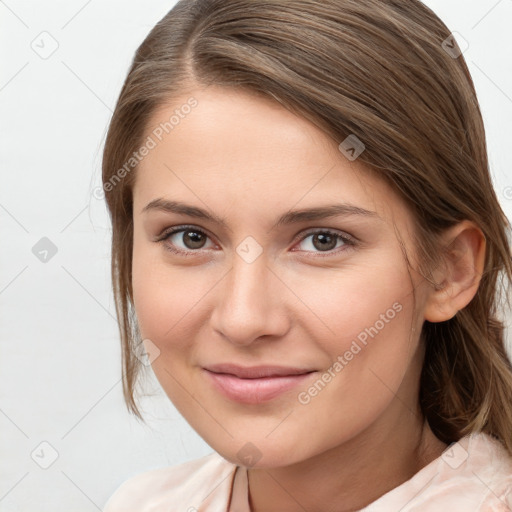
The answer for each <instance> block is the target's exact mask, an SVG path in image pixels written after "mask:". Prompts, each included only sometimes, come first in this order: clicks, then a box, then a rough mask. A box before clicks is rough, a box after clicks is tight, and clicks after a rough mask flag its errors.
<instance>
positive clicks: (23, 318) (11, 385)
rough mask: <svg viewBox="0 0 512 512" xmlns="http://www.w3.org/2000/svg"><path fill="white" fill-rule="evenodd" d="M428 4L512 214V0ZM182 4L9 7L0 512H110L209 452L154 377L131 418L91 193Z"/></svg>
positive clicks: (99, 212)
mask: <svg viewBox="0 0 512 512" xmlns="http://www.w3.org/2000/svg"><path fill="white" fill-rule="evenodd" d="M426 4H427V5H429V6H430V7H432V8H433V9H434V10H435V11H436V12H437V13H438V14H439V16H440V17H441V18H442V19H443V20H444V21H445V23H446V24H447V25H448V26H449V27H450V29H451V30H452V31H456V32H458V33H459V34H460V35H461V36H462V37H463V38H464V39H465V40H466V41H468V43H469V47H468V49H467V50H466V51H465V53H464V55H465V57H466V59H467V61H468V64H469V67H470V70H471V73H472V75H473V78H474V81H475V84H476V87H477V91H478V95H479V100H480V103H481V107H482V111H483V116H484V122H485V124H486V129H487V136H488V147H489V154H490V160H491V168H492V173H493V177H494V180H495V184H496V188H497V191H498V193H499V195H500V198H501V200H502V203H503V206H504V208H505V211H506V213H507V215H508V216H509V217H512V188H507V187H512V171H511V168H512V156H511V154H510V145H511V140H512V64H511V63H512V33H511V31H510V22H511V21H512V0H500V1H496V0H478V1H476V0H474V1H472V2H468V1H467V0H451V1H450V2H446V1H445V0H428V1H427V2H426ZM173 5H174V2H172V1H170V2H167V1H163V0H153V1H152V2H143V1H142V0H139V1H137V2H136V1H129V2H126V1H124V2H123V1H121V0H103V1H102V2H100V1H99V0H89V1H86V0H73V1H69V0H68V1H66V2H64V1H56V0H47V1H45V2H36V1H28V2H22V1H19V0H18V1H17V0H7V1H0V16H1V18H0V19H1V23H2V26H1V30H0V34H1V38H2V44H1V50H0V51H1V52H2V54H1V62H2V65H1V74H0V109H1V111H0V119H1V124H0V126H1V135H0V140H1V141H2V145H1V151H0V157H1V160H0V172H1V187H0V243H1V244H2V251H0V342H1V352H0V353H1V358H0V365H1V366H0V376H1V385H0V511H2V512H7V511H36V510H37V511H41V512H46V511H52V512H56V511H69V510H73V511H74V512H81V511H83V512H89V511H91V512H93V511H96V510H100V509H101V508H102V507H103V505H104V503H105V502H106V500H107V498H108V497H109V496H110V495H111V494H112V492H113V491H114V490H115V489H116V488H117V487H118V485H119V484H121V482H123V481H124V480H125V479H127V478H128V477H130V476H132V475H134V474H136V473H139V472H142V471H145V470H148V469H152V468H157V467H162V466H167V465H174V464H177V463H179V462H182V461H185V460H189V459H192V458H196V457H199V456H201V455H204V454H206V453H209V452H211V449H210V448H209V446H207V445H206V444H205V443H204V442H203V441H202V440H201V439H200V438H199V437H198V435H197V434H196V433H195V432H193V431H192V430H191V428H190V427H189V426H188V425H187V423H186V422H185V421H184V420H183V419H182V418H181V417H180V415H179V414H178V413H177V412H176V410H175V409H174V407H173V406H172V404H170V402H169V400H168V399H167V397H166V396H165V394H164V393H163V391H161V390H160V388H159V384H158V382H157V381H156V379H154V376H153V374H152V372H150V373H149V380H148V384H147V390H148V395H149V394H151V393H154V395H153V396H152V397H146V398H144V399H143V401H142V408H143V410H144V411H145V412H146V418H147V421H148V424H149V426H142V425H140V424H139V423H138V422H137V421H135V420H134V419H133V418H132V417H130V416H129V415H128V413H127V412H126V409H125V406H124V403H123V400H122V388H121V380H120V379H121V373H120V372H121V367H120V348H119V340H118V332H117V326H116V321H115V314H114V304H113V299H112V292H111V288H110V274H109V265H110V224H109V220H108V216H107V212H106V209H105V206H104V204H103V203H102V201H100V200H98V199H96V198H95V197H94V196H93V195H92V190H93V189H94V188H95V187H97V186H99V185H100V184H101V181H100V165H101V150H102V145H103V141H104V136H105V132H106V127H107V125H108V122H109V119H110V116H111V112H112V109H113V107H114V105H115V100H116V99H117V96H118V94H119V91H120V88H121V85H122V83H123V80H124V78H125V75H126V72H127V70H128V66H129V63H130V61H131V58H132V56H133V53H134V51H135V49H136V48H137V47H138V45H139V44H140V43H141V42H142V40H143V39H144V37H145V36H146V35H147V33H148V32H149V31H150V29H151V28H152V26H153V25H154V24H155V23H156V22H157V21H158V20H160V18H161V17H162V16H163V15H164V14H165V13H166V12H167V11H168V10H169V9H171V7H172V6H173ZM43 32H46V33H43ZM41 33H43V34H42V35H41ZM456 38H457V40H458V41H459V42H460V39H459V36H456ZM56 45H58V47H57V48H56V50H55V51H54V53H53V54H51V55H47V54H46V53H48V52H50V50H52V49H53V46H56ZM45 52H46V53H45ZM43 57H44V58H43ZM43 237H47V238H48V239H49V240H51V242H52V243H53V244H54V245H55V247H56V250H57V252H56V254H55V255H53V256H52V253H51V252H50V253H49V254H48V256H47V259H48V261H47V262H42V261H40V259H38V258H37V257H36V256H35V254H34V253H33V250H32V249H33V247H34V246H36V244H37V243H38V242H39V241H40V240H41V238H43ZM39 243H43V242H39ZM36 247H37V246H36ZM43 442H46V443H49V445H48V444H43V445H41V443H43ZM34 450H35V451H34ZM54 450H55V452H54ZM31 454H32V455H31ZM55 455H58V457H57V459H56V460H55V461H54V462H53V463H52V464H51V465H50V466H49V467H48V468H47V469H43V468H42V467H41V464H43V465H44V464H49V463H50V462H52V456H55Z"/></svg>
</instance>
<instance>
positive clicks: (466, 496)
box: [103, 432, 512, 512]
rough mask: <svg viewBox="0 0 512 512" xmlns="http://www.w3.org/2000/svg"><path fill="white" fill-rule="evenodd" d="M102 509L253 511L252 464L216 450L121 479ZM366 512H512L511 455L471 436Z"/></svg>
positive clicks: (127, 511) (487, 439)
mask: <svg viewBox="0 0 512 512" xmlns="http://www.w3.org/2000/svg"><path fill="white" fill-rule="evenodd" d="M369 485H370V482H369ZM103 510H104V512H251V509H250V506H249V492H248V476H247V467H245V466H238V465H236V464H233V463H231V462H229V461H227V460H226V459H224V458H223V457H221V456H220V455H219V454H218V453H216V452H214V453H211V454H209V455H206V456H204V457H201V458H199V459H195V460H192V461H189V462H185V463H183V464H180V465H177V466H173V467H167V468H161V469H154V470H150V471H146V472H143V473H140V474H137V475H135V476H133V477H131V478H129V479H128V480H126V481H125V482H124V483H122V484H121V485H120V486H119V487H118V489H117V490H116V491H115V492H114V494H113V495H112V496H111V497H110V499H109V500H108V502H107V503H106V505H105V507H104V509H103ZM339 510H344V509H343V507H342V506H340V508H339ZM361 511H364V512H398V511H400V512H420V511H421V512H440V511H442V512H445V511H449V512H512V457H510V456H509V455H508V452H507V451H506V450H505V448H504V446H503V445H502V444H501V443H500V442H499V441H498V440H496V439H495V438H494V437H491V436H489V435H487V434H485V433H482V432H479V433H473V434H470V435H467V436H465V437H463V438H462V439H460V440H459V441H458V442H457V443H452V444H451V445H450V446H448V447H447V448H446V449H445V450H444V452H443V453H442V455H441V456H440V457H438V458H437V459H435V460H433V461H432V462H430V463H429V464H427V465H426V466H424V467H423V468H422V469H421V470H420V471H418V472H417V473H416V474H415V475H414V476H413V477H412V478H411V479H409V480H407V481H406V482H404V483H403V484H401V485H399V486H398V487H395V488H394V489H392V490H390V491H388V492H387V493H385V494H383V495H382V496H381V497H380V498H378V499H377V500H376V501H374V502H372V503H371V504H369V505H367V506H365V507H364V508H362V509H361Z"/></svg>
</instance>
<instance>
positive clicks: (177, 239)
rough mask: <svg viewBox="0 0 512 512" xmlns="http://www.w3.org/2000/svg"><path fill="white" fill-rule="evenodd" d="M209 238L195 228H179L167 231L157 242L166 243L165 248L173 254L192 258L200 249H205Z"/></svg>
mask: <svg viewBox="0 0 512 512" xmlns="http://www.w3.org/2000/svg"><path fill="white" fill-rule="evenodd" d="M208 238H209V237H208V235H207V234H206V233H205V232H204V231H202V230H200V229H197V228H195V227H194V226H178V227H176V228H173V229H171V230H169V231H166V232H165V233H164V234H163V235H162V236H161V237H160V238H159V239H158V240H157V241H158V242H164V246H165V248H166V249H168V250H169V251H171V252H173V253H177V254H181V255H183V256H192V255H193V253H194V252H198V251H197V250H198V249H204V248H205V244H206V241H207V240H208ZM180 244H181V245H182V246H184V247H180ZM206 248H207V247H206Z"/></svg>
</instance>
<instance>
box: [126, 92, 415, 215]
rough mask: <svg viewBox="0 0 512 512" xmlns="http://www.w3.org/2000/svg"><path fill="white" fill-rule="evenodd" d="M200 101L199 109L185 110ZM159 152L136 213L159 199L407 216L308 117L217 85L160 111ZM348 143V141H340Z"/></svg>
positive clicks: (139, 182)
mask: <svg viewBox="0 0 512 512" xmlns="http://www.w3.org/2000/svg"><path fill="white" fill-rule="evenodd" d="M190 98H193V99H194V101H195V106H194V107H193V108H183V106H184V105H188V104H191V102H190ZM147 137H151V138H152V140H153V142H154V147H153V148H152V149H151V150H150V151H149V152H148V154H147V156H145V157H144V158H143V159H142V161H141V162H140V163H139V166H138V168H137V171H136V180H135V185H134V203H135V204H134V206H135V211H140V210H141V209H142V208H143V207H144V206H145V205H146V204H147V203H148V202H149V201H151V200H154V199H155V198H159V197H165V198H168V199H176V200H187V201H188V202H194V203H196V204H198V203H201V202H202V203H203V205H204V204H206V205H207V206H208V207H209V208H211V209H212V210H214V211H218V212H219V213H220V212H222V213H224V212H225V211H227V208H228V207H229V206H230V205H232V206H233V207H234V208H235V207H236V209H237V211H238V213H241V212H244V211H246V212H247V213H248V215H252V218H254V216H255V215H256V216H258V215H261V212H265V211H269V212H270V211H272V212H274V211H281V210H283V211H284V210H287V209H290V208H292V207H293V206H295V205H297V206H300V207H304V208H305V207H311V206H318V204H319V203H322V204H327V203H332V202H346V203H350V204H355V205H357V206H360V207H362V208H366V209H372V210H374V211H376V212H378V214H379V215H380V216H382V217H383V218H395V217H398V218H400V217H401V218H403V216H404V215H407V211H406V208H405V205H404V204H403V202H402V201H401V200H400V198H399V197H398V195H397V194H396V193H395V192H394V191H393V190H392V189H391V188H390V187H389V186H388V185H387V184H386V183H385V182H384V181H383V180H382V179H380V178H378V177H377V176H376V175H375V174H374V173H372V172H371V171H369V169H367V168H366V167H365V166H364V165H363V164H361V163H360V162H358V161H357V160H355V161H350V160H348V159H347V158H346V157H345V156H344V154H343V153H342V152H341V151H340V150H339V148H338V144H339V142H337V141H334V140H333V139H332V138H330V137H329V136H328V135H326V134H325V133H324V132H323V131H322V130H321V129H320V128H318V127H317V126H315V125H314V124H313V123H311V122H310V121H309V120H307V119H305V118H303V117H301V116H298V115H296V114H294V113H292V112H290V111H288V110H287V109H285V108H284V107H283V106H282V105H280V104H279V103H278V102H276V101H273V100H271V99H270V98H265V97H262V96H260V95H256V94H253V93H250V92H247V91H242V90H234V89H227V88H221V87H217V86H210V87H206V88H203V89H193V90H190V91H189V92H187V93H184V94H182V95H180V96H179V97H175V98H173V100H172V101H170V102H169V103H168V104H166V105H162V106H161V107H160V108H159V109H158V110H157V111H155V112H154V114H153V116H152V117H151V119H150V121H149V123H148V124H147V129H146V134H145V137H144V139H147ZM340 142H341V141H340Z"/></svg>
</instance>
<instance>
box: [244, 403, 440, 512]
mask: <svg viewBox="0 0 512 512" xmlns="http://www.w3.org/2000/svg"><path fill="white" fill-rule="evenodd" d="M393 409H395V411H393ZM404 409H406V411H407V412H406V413H404ZM396 410H400V411H401V413H402V414H399V415H397V414H396ZM393 413H395V414H393ZM446 446H447V445H446V444H445V443H442V442H441V441H440V440H439V439H437V438H436V437H435V436H434V434H433V433H432V431H431V429H430V427H429V425H428V423H427V422H425V421H424V419H423V417H422V416H421V414H420V413H419V410H418V411H416V412H415V413H413V412H411V411H410V410H408V409H407V408H404V404H403V403H401V402H400V401H399V400H396V401H395V402H394V403H393V405H392V406H391V407H390V408H389V409H388V411H387V412H386V415H385V416H381V417H380V418H379V419H378V421H376V422H374V423H373V424H372V425H370V427H368V428H367V429H366V430H365V431H363V432H361V433H359V434H358V435H357V436H356V437H354V438H352V439H350V440H348V441H346V442H344V443H343V444H341V445H339V446H336V447H334V448H332V449H330V450H328V451H326V452H323V453H321V454H319V455H317V456H315V457H314V458H311V459H308V460H306V461H301V462H300V463H297V464H293V465H291V466H286V467H278V468H269V469H264V468H254V469H250V470H248V479H249V501H250V506H251V511H252V512H304V511H305V510H308V511H314V510H337V511H340V512H349V511H355V510H360V509H362V508H364V507H365V506H367V505H369V504H370V503H372V502H373V501H375V500H377V499H378V498H379V497H380V496H382V495H383V494H385V493H386V492H388V491H390V490H392V489H394V488H395V487H397V486H399V485H401V484H402V483H404V482H406V481H407V480H409V479H410V478H412V477H413V476H414V475H415V474H416V473H417V472H418V471H419V470H420V469H422V468H423V467H425V466H426V465H427V464H429V463H430V462H432V461H433V460H434V459H436V458H437V457H439V456H440V455H441V453H442V451H443V450H444V449H445V448H446ZM340 504H342V505H341V506H340Z"/></svg>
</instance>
